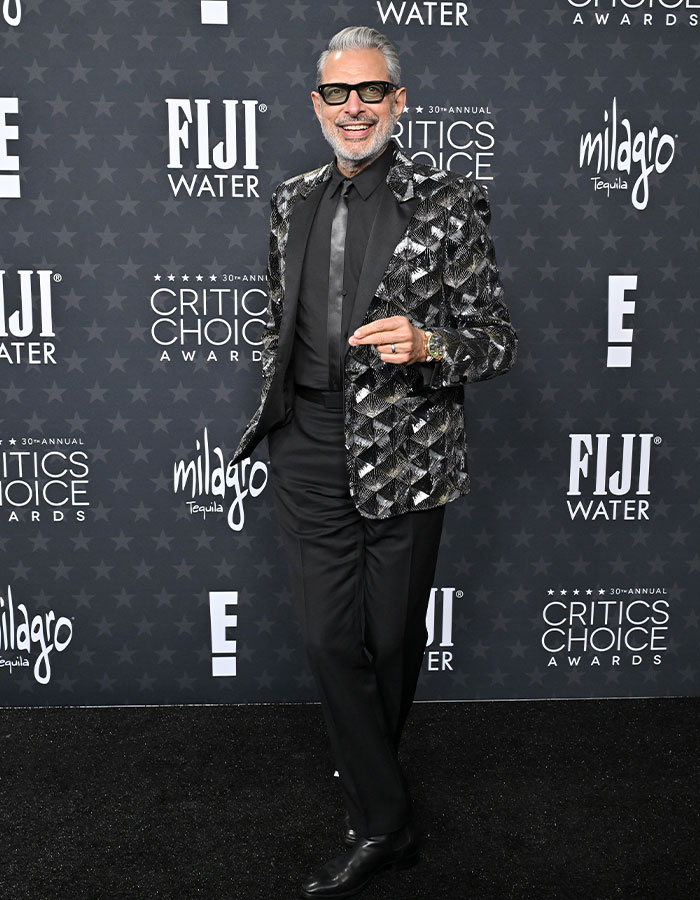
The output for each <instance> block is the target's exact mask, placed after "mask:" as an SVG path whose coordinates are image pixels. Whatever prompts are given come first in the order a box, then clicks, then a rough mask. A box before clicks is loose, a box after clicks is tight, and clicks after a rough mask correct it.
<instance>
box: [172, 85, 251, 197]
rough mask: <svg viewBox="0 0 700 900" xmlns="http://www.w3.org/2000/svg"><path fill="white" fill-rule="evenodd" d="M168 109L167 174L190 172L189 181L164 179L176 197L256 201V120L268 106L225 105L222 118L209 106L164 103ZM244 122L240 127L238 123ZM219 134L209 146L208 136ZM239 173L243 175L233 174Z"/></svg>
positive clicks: (198, 102) (202, 101)
mask: <svg viewBox="0 0 700 900" xmlns="http://www.w3.org/2000/svg"><path fill="white" fill-rule="evenodd" d="M165 102H166V104H167V107H168V142H169V158H168V168H169V169H184V168H188V169H189V168H194V169H196V170H197V171H196V172H195V173H194V174H191V175H180V176H179V177H176V176H175V175H172V174H170V173H168V181H169V182H170V188H171V190H172V192H173V195H174V196H175V197H177V196H181V195H183V194H184V195H187V196H189V197H205V198H207V199H211V198H212V197H219V198H221V197H234V198H236V197H260V195H259V194H258V190H257V188H258V176H257V175H251V174H250V172H251V171H255V170H257V169H259V168H260V166H259V165H258V156H257V114H258V112H261V113H262V112H266V111H267V106H266V105H265V104H264V103H258V101H257V100H241V101H240V105H239V101H238V100H224V101H222V102H223V113H222V111H221V110H220V109H219V108H217V109H216V114H215V113H214V112H213V111H211V110H210V105H211V100H207V99H196V100H188V99H178V98H171V99H167V100H166V101H165ZM241 120H242V121H241ZM216 130H220V131H221V132H222V133H223V137H222V139H221V140H220V141H218V142H217V143H215V144H213V145H212V140H211V137H210V135H211V133H212V132H213V131H214V132H215V131H216ZM236 167H239V168H240V167H242V168H243V169H244V170H245V172H244V173H233V172H232V171H231V170H232V169H235V168H236Z"/></svg>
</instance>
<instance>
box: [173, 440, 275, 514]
mask: <svg viewBox="0 0 700 900" xmlns="http://www.w3.org/2000/svg"><path fill="white" fill-rule="evenodd" d="M195 443H196V447H197V453H198V455H197V457H196V459H193V460H189V461H187V460H184V459H178V460H176V462H175V464H174V466H173V480H174V490H175V493H176V494H177V493H180V492H182V493H185V492H189V494H190V496H191V497H192V500H188V501H187V506H188V507H189V510H190V513H200V514H201V515H202V516H203V518H205V519H206V517H207V513H211V512H214V513H222V512H223V511H224V507H223V503H220V502H218V501H217V500H216V499H210V500H209V502H208V503H207V502H206V499H207V498H217V497H218V498H220V499H221V501H223V500H224V499H225V498H226V496H227V493H230V492H231V491H232V492H233V500H232V501H231V504H230V506H229V509H228V515H227V522H228V525H229V528H231V529H232V530H233V531H241V530H242V528H243V526H244V524H245V510H244V508H243V501H244V500H245V499H246V497H248V496H251V497H257V496H258V495H259V494H261V493H262V492H263V490H264V489H265V485H266V484H267V465H266V463H264V462H262V461H260V460H256V461H255V462H252V461H251V460H250V459H243V460H241V461H240V462H238V463H235V464H234V463H233V462H231V461H229V462H228V463H227V462H226V460H225V458H224V454H223V451H222V449H221V448H220V447H210V445H209V435H208V433H207V429H206V428H205V429H204V435H203V438H202V442H201V444H200V442H199V441H198V440H197V441H196V442H195ZM195 498H199V499H195ZM203 500H204V501H205V502H202V501H203Z"/></svg>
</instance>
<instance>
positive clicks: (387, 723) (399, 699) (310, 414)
mask: <svg viewBox="0 0 700 900" xmlns="http://www.w3.org/2000/svg"><path fill="white" fill-rule="evenodd" d="M268 445H269V450H270V482H271V485H272V489H273V493H274V497H275V504H276V507H277V514H278V518H279V525H280V529H281V532H282V536H283V541H284V546H285V550H286V554H287V557H288V562H289V568H290V574H291V578H292V584H293V591H294V598H295V604H296V608H297V612H298V616H299V622H300V625H301V631H302V635H303V639H304V643H305V646H306V650H307V653H308V658H309V663H310V666H311V670H312V673H313V676H314V679H315V681H316V685H317V687H318V691H319V694H320V699H321V705H322V709H323V714H324V718H325V722H326V726H327V730H328V734H329V737H330V742H331V748H332V751H333V755H334V758H335V762H336V767H337V769H338V772H339V775H340V781H341V785H342V788H343V793H344V795H345V802H346V805H347V808H348V812H349V814H350V821H351V823H352V825H353V827H354V828H355V829H356V831H357V832H358V834H359V835H360V836H363V837H367V836H370V835H377V834H385V833H388V832H390V831H395V830H397V829H399V828H401V827H402V826H403V825H404V824H405V823H406V821H407V819H408V817H409V814H410V806H411V801H410V795H409V792H408V789H407V786H406V782H405V779H404V776H403V773H402V771H401V767H400V765H399V761H398V758H397V751H398V745H399V740H400V738H401V732H402V729H403V726H404V722H405V720H406V716H407V715H408V711H409V709H410V707H411V704H412V702H413V698H414V695H415V691H416V684H417V681H418V675H419V672H420V668H421V663H422V660H423V652H424V650H425V643H426V640H427V632H426V626H425V616H426V611H427V605H428V600H429V597H430V589H431V586H432V583H433V576H434V574H435V564H436V561H437V555H438V550H439V545H440V534H441V531H442V522H443V517H444V512H445V508H444V506H441V507H437V508H435V509H430V510H425V511H420V512H412V513H406V514H404V515H399V516H393V517H391V518H389V519H379V520H377V519H367V518H365V517H363V516H361V515H360V514H359V513H358V511H357V509H356V508H355V505H354V503H353V501H352V499H351V498H350V492H349V488H348V475H347V469H346V464H345V446H344V433H343V411H342V409H328V408H325V407H324V406H321V405H319V404H318V403H315V402H312V401H310V400H308V399H305V398H304V397H301V396H300V395H298V394H297V396H296V399H295V413H294V416H293V418H292V419H291V421H290V422H289V423H287V424H286V425H284V426H283V427H282V428H279V429H277V430H275V431H273V432H271V433H270V434H269V436H268Z"/></svg>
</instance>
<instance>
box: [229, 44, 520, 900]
mask: <svg viewBox="0 0 700 900" xmlns="http://www.w3.org/2000/svg"><path fill="white" fill-rule="evenodd" d="M400 84H401V82H400V69H399V63H398V58H397V55H396V51H395V49H394V48H393V46H392V45H391V44H390V43H389V41H388V40H387V39H386V38H385V37H384V36H383V35H381V34H379V33H378V32H376V31H374V30H373V29H371V28H364V27H352V28H346V29H343V31H341V32H339V33H338V34H337V35H336V36H335V37H334V38H332V40H331V41H330V43H329V49H328V50H327V51H325V52H324V53H323V54H322V55H321V57H320V59H319V63H318V88H317V90H315V91H312V94H311V98H312V101H313V105H314V110H315V112H316V116H317V117H318V120H319V122H320V123H321V128H322V131H323V134H324V136H325V138H326V140H327V141H328V143H329V144H330V145H331V147H332V148H333V151H334V153H335V161H334V162H333V163H329V164H328V165H325V166H323V167H321V168H320V169H316V170H314V171H312V172H308V173H306V174H303V175H299V176H297V177H295V178H291V179H289V180H288V181H285V182H283V183H282V184H281V185H280V186H279V187H278V188H277V190H276V191H275V193H274V195H273V197H272V217H271V233H270V255H269V266H268V282H269V299H270V303H269V308H268V321H267V326H266V329H265V334H264V341H263V346H264V349H263V354H262V370H263V387H262V398H261V402H260V406H259V408H258V410H257V412H256V413H255V415H254V416H253V418H252V420H251V422H250V424H249V426H248V428H247V429H246V431H245V433H244V435H243V437H242V439H241V443H240V445H239V447H238V450H237V451H236V454H235V455H234V460H238V459H241V458H243V457H245V456H248V455H250V453H251V452H252V450H253V448H254V447H255V446H256V445H257V444H258V443H259V442H260V440H261V439H262V438H263V437H264V436H265V435H267V436H268V445H269V452H270V480H271V485H272V488H273V491H274V495H275V503H276V507H277V512H278V517H279V524H280V529H281V532H282V536H283V541H284V546H285V550H286V553H287V556H288V561H289V567H290V572H291V576H292V581H293V586H294V595H295V601H296V606H297V611H298V614H299V620H300V624H301V630H302V634H303V637H304V641H305V645H306V648H307V653H308V657H309V661H310V665H311V669H312V672H313V675H314V678H315V681H316V684H317V687H318V690H319V693H320V698H321V705H322V709H323V713H324V717H325V721H326V725H327V728H328V733H329V737H330V742H331V747H332V750H333V754H334V758H335V762H336V766H337V769H338V772H339V775H340V783H341V786H342V789H343V794H344V799H345V803H346V807H347V813H348V814H347V817H346V823H345V824H346V831H345V843H346V844H347V845H348V847H349V849H348V850H346V851H345V852H344V853H343V854H341V855H340V856H338V857H336V858H334V859H333V860H331V861H330V862H329V863H326V864H325V865H323V866H321V867H320V868H319V869H318V870H317V871H316V872H314V873H313V874H312V875H311V876H310V877H309V878H308V879H307V881H306V882H305V883H304V885H303V887H302V896H304V897H307V898H315V897H346V896H350V895H352V894H355V893H357V892H358V891H360V890H361V889H362V888H363V887H364V886H365V885H366V884H367V883H368V882H369V880H370V879H371V878H372V876H373V875H374V874H375V873H376V872H378V871H379V870H381V869H384V868H388V867H390V866H406V865H410V864H412V863H413V862H415V860H416V858H417V853H418V838H417V835H416V831H415V827H414V825H413V824H412V821H411V803H410V797H409V793H408V789H407V785H406V782H405V780H404V777H403V774H402V771H401V768H400V765H399V762H398V759H397V751H398V745H399V740H400V737H401V732H402V729H403V725H404V722H405V719H406V716H407V714H408V711H409V708H410V706H411V703H412V701H413V697H414V694H415V689H416V683H417V679H418V675H419V671H420V667H421V662H422V659H423V652H424V649H425V643H426V638H427V633H426V626H425V615H426V609H427V604H428V600H429V595H430V589H431V585H432V581H433V575H434V571H435V563H436V559H437V554H438V548H439V544H440V533H441V530H442V520H443V514H444V510H445V504H446V503H447V502H448V501H451V500H453V499H455V498H456V497H458V496H459V495H461V494H465V493H466V492H467V490H468V486H469V484H468V481H469V478H468V474H467V464H466V447H465V437H464V410H463V384H464V383H465V382H472V381H478V380H483V379H486V378H492V377H493V376H495V375H498V374H500V373H502V372H505V371H507V370H508V369H509V368H510V366H511V365H512V363H513V359H514V353H515V344H516V339H515V334H514V332H513V329H512V327H511V325H510V319H509V315H508V312H507V310H506V307H505V306H504V304H503V290H502V287H501V283H500V279H499V275H498V270H497V268H496V263H495V257H494V252H493V245H492V242H491V238H490V236H489V232H488V227H487V226H488V222H489V217H490V214H489V207H488V202H487V199H486V196H485V193H484V191H483V189H482V188H480V187H479V186H478V185H477V184H475V183H474V182H472V181H470V180H468V179H467V178H465V177H463V176H460V175H457V174H455V173H451V172H446V171H440V170H438V169H434V168H431V167H428V166H422V165H416V164H413V162H412V161H411V160H410V159H408V158H407V157H406V156H404V154H403V153H401V152H400V151H399V149H398V147H397V146H396V144H395V142H394V141H392V140H391V134H392V130H393V128H394V125H395V123H396V121H397V119H398V117H399V116H400V114H401V112H402V111H403V108H404V105H405V102H406V91H405V88H403V87H401V86H400Z"/></svg>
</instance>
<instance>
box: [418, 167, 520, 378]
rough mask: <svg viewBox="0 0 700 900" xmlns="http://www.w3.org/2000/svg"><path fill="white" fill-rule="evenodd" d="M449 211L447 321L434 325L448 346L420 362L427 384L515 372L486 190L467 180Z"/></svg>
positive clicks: (512, 337)
mask: <svg viewBox="0 0 700 900" xmlns="http://www.w3.org/2000/svg"><path fill="white" fill-rule="evenodd" d="M461 186H462V189H461V190H460V191H459V192H458V194H457V197H456V200H455V202H454V204H453V205H452V207H451V209H450V212H449V224H448V230H447V233H446V235H445V241H444V247H443V250H444V263H443V284H442V291H443V303H444V304H445V305H446V306H447V308H448V323H449V324H447V325H445V326H439V327H430V328H429V330H430V331H432V332H434V333H435V334H439V335H440V336H441V337H442V339H443V342H444V355H443V358H442V359H441V360H440V361H436V362H432V361H430V362H427V363H421V364H419V366H420V370H421V376H422V379H423V386H424V387H427V388H440V387H449V386H451V385H456V384H460V383H465V382H471V381H484V380H486V379H488V378H494V377H495V376H496V375H501V374H503V373H504V372H507V371H508V369H510V368H511V366H512V365H513V363H514V361H515V357H516V348H517V336H516V333H515V331H514V330H513V326H512V325H511V321H510V315H509V313H508V310H507V308H506V305H505V303H504V297H503V285H502V284H501V278H500V275H499V272H498V267H497V265H496V254H495V251H494V246H493V240H492V239H491V234H490V231H489V222H490V220H491V210H490V207H489V201H488V196H487V194H486V190H485V189H484V188H483V187H481V186H480V185H478V184H477V183H476V182H474V181H468V180H467V179H465V180H464V181H462V182H461Z"/></svg>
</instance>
